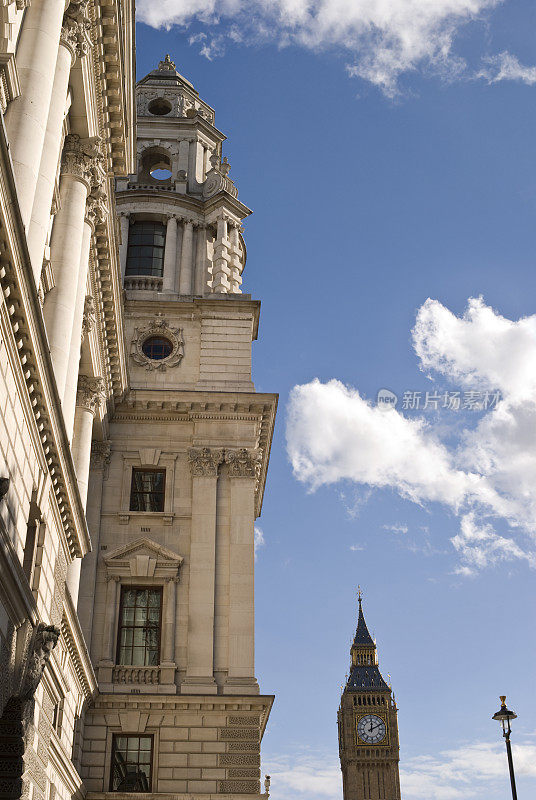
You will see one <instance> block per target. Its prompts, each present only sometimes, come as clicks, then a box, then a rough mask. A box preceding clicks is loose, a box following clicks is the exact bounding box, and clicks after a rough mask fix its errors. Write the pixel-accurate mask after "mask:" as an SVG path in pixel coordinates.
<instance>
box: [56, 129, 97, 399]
mask: <svg viewBox="0 0 536 800" xmlns="http://www.w3.org/2000/svg"><path fill="white" fill-rule="evenodd" d="M97 146H98V141H96V140H89V139H86V140H81V139H80V137H79V136H77V135H76V134H71V135H69V136H67V137H66V139H65V145H64V148H63V159H62V175H61V183H60V196H61V208H60V209H59V211H58V213H57V214H56V217H55V220H54V227H53V229H52V238H51V244H50V260H51V264H52V269H53V272H54V277H55V281H56V285H55V287H54V289H52V291H50V292H49V293H48V294H47V296H46V299H45V305H44V317H45V324H46V330H47V335H48V340H49V344H50V353H51V356H52V363H53V365H54V372H55V374H56V383H57V386H58V392H59V395H60V397H61V398H62V400H63V397H64V393H65V383H66V379H67V369H68V365H69V354H70V348H71V339H72V332H73V322H74V314H75V307H74V306H75V304H74V298H75V297H76V292H77V288H78V278H79V273H80V262H81V257H82V244H83V238H84V220H85V213H86V200H87V196H88V191H89V188H90V185H91V182H92V180H95V182H98V178H97V175H96V174H95V173H96V172H98V171H99V166H100V159H99V158H98V150H97ZM73 265H76V267H75V268H73Z"/></svg>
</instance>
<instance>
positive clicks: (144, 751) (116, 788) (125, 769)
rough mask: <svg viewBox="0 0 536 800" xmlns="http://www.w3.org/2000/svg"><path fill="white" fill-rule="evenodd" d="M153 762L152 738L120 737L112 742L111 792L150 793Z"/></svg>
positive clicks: (117, 735)
mask: <svg viewBox="0 0 536 800" xmlns="http://www.w3.org/2000/svg"><path fill="white" fill-rule="evenodd" d="M152 760H153V737H152V736H122V735H120V734H114V737H113V740H112V769H111V771H110V790H111V791H112V792H150V791H151V772H152V769H151V767H152Z"/></svg>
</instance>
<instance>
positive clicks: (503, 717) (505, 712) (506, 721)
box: [492, 695, 517, 800]
mask: <svg viewBox="0 0 536 800" xmlns="http://www.w3.org/2000/svg"><path fill="white" fill-rule="evenodd" d="M500 701H501V707H500V709H499V710H498V711H497V712H496V713H495V714H494V715H493V717H492V719H496V720H497V722H500V723H502V729H503V736H504V738H505V741H506V755H507V756H508V769H509V770H510V784H511V786H512V797H513V800H517V791H516V779H515V775H514V762H513V760H512V745H511V744H510V732H511V730H512V729H511V727H510V720H511V719H516V717H517V714H515V713H514V712H513V711H510V709H509V708H506V695H501V697H500Z"/></svg>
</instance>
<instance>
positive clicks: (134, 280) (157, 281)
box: [125, 275, 162, 292]
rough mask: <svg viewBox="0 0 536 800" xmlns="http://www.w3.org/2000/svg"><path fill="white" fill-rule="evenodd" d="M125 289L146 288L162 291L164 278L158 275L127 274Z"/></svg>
mask: <svg viewBox="0 0 536 800" xmlns="http://www.w3.org/2000/svg"><path fill="white" fill-rule="evenodd" d="M125 289H146V290H148V291H153V292H160V291H161V290H162V278H159V277H157V276H156V275H127V277H126V278H125Z"/></svg>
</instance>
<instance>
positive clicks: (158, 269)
mask: <svg viewBox="0 0 536 800" xmlns="http://www.w3.org/2000/svg"><path fill="white" fill-rule="evenodd" d="M165 244H166V229H165V227H164V225H162V223H161V222H149V221H148V220H141V221H139V222H134V223H133V224H132V225H131V226H130V229H129V232H128V248H127V267H126V275H153V276H155V277H157V278H161V277H162V275H163V274H164V247H165Z"/></svg>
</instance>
